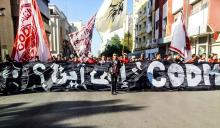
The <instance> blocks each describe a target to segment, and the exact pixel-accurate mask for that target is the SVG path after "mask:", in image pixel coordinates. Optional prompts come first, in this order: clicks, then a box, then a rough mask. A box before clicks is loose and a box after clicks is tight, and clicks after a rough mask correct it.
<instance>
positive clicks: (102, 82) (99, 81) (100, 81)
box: [90, 70, 109, 85]
mask: <svg viewBox="0 0 220 128" xmlns="http://www.w3.org/2000/svg"><path fill="white" fill-rule="evenodd" d="M96 73H97V72H96V71H95V70H93V71H92V72H91V73H90V76H91V82H92V83H93V84H99V85H109V82H108V80H106V79H105V78H106V77H107V76H108V74H107V73H106V72H104V73H103V75H102V76H100V79H95V77H94V76H95V74H96Z"/></svg>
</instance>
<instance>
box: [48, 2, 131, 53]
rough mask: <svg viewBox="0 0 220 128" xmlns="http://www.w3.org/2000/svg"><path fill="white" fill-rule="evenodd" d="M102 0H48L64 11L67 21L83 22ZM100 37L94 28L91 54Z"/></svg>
mask: <svg viewBox="0 0 220 128" xmlns="http://www.w3.org/2000/svg"><path fill="white" fill-rule="evenodd" d="M103 1H104V0H50V4H55V5H56V6H57V7H58V8H59V9H60V11H62V12H64V14H65V15H66V17H67V19H68V21H69V22H73V21H80V20H81V21H82V22H83V23H84V24H85V23H86V22H87V21H88V20H89V18H90V17H92V16H93V15H94V14H95V13H96V12H97V11H98V10H99V8H100V7H101V5H102V2H103ZM131 12H132V0H128V13H129V14H130V13H131ZM100 44H101V38H100V37H99V34H98V32H97V31H96V30H94V32H93V39H92V54H93V55H95V56H97V55H98V50H99V49H100Z"/></svg>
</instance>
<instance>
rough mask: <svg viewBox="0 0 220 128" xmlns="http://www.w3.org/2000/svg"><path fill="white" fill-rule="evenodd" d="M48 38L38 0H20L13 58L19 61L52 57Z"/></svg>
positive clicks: (43, 59) (44, 59) (42, 59)
mask: <svg viewBox="0 0 220 128" xmlns="http://www.w3.org/2000/svg"><path fill="white" fill-rule="evenodd" d="M48 45H49V44H48V40H47V36H46V32H45V29H44V23H43V20H42V17H41V13H40V10H39V7H38V5H37V2H36V0H20V9H19V26H18V32H17V35H16V39H15V43H14V47H13V51H12V58H14V59H15V60H16V61H19V62H26V61H33V60H34V58H35V56H38V57H39V59H40V60H41V61H47V60H48V59H50V58H51V55H50V50H49V47H48Z"/></svg>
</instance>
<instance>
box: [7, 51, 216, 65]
mask: <svg viewBox="0 0 220 128" xmlns="http://www.w3.org/2000/svg"><path fill="white" fill-rule="evenodd" d="M118 60H119V61H120V62H121V63H124V64H126V63H132V62H138V61H140V62H143V61H153V60H157V61H165V62H171V63H172V62H173V63H220V58H218V55H217V54H214V53H212V54H210V55H209V56H207V55H206V54H205V53H204V54H202V55H200V56H196V55H195V54H193V55H192V57H191V59H190V60H188V61H184V59H183V58H182V57H181V56H180V55H178V54H177V55H175V56H173V55H172V54H168V55H165V56H164V57H162V56H161V54H159V53H157V54H155V57H154V58H152V59H149V58H146V57H145V55H144V54H143V53H142V54H141V55H140V56H139V57H136V56H128V54H126V53H124V54H123V56H118ZM9 61H13V60H12V59H11V58H10V56H9V55H6V56H5V62H9ZM39 61H40V60H39V57H38V56H36V57H35V62H39ZM111 61H112V57H110V56H109V57H106V56H101V57H98V58H96V57H94V56H93V55H92V54H89V55H88V57H77V56H70V57H69V58H67V57H62V55H61V54H58V55H57V56H52V58H51V60H50V62H73V63H87V64H105V63H108V62H111Z"/></svg>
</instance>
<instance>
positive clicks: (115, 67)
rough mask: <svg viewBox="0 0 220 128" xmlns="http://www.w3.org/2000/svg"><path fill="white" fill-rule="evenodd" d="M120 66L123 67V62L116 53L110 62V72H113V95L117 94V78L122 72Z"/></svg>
mask: <svg viewBox="0 0 220 128" xmlns="http://www.w3.org/2000/svg"><path fill="white" fill-rule="evenodd" d="M120 68H121V63H120V61H119V60H118V57H117V54H115V53H114V54H113V56H112V62H111V63H110V64H109V72H110V74H111V79H112V88H111V92H112V95H116V87H117V80H118V76H119V74H120Z"/></svg>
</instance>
